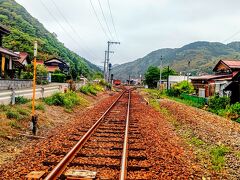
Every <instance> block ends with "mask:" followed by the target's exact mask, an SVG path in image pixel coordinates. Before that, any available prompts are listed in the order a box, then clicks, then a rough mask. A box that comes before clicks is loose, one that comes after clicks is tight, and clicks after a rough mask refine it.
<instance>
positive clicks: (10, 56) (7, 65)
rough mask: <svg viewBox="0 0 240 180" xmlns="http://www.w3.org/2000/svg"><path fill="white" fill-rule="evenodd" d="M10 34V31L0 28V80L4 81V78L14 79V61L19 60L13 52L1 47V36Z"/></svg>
mask: <svg viewBox="0 0 240 180" xmlns="http://www.w3.org/2000/svg"><path fill="white" fill-rule="evenodd" d="M8 34H10V31H9V30H7V29H5V28H4V27H2V26H0V59H1V68H0V70H1V78H2V79H4V78H5V77H6V76H9V77H10V78H12V79H13V78H14V68H13V62H14V60H16V59H18V58H19V55H18V54H16V53H14V52H13V51H11V50H9V49H6V48H3V47H2V39H3V36H5V35H8Z"/></svg>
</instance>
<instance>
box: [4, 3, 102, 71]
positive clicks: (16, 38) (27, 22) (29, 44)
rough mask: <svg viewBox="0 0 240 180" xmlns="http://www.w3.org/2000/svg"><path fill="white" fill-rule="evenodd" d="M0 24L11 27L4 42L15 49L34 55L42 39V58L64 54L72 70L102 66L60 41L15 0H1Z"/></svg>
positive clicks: (91, 69)
mask: <svg viewBox="0 0 240 180" xmlns="http://www.w3.org/2000/svg"><path fill="white" fill-rule="evenodd" d="M0 24H2V25H4V26H5V27H7V28H8V29H9V30H10V31H11V34H10V35H8V36H6V37H5V38H4V40H3V46H4V47H6V48H8V49H11V50H14V51H25V52H28V53H29V54H30V56H31V57H32V56H33V42H34V41H35V40H37V41H38V43H39V47H38V58H39V59H44V60H45V59H47V58H51V57H53V56H57V57H61V58H62V59H64V60H66V61H68V62H69V63H70V64H71V71H72V74H76V73H77V72H78V75H80V74H83V75H84V76H90V75H91V74H92V73H93V72H94V71H100V69H99V68H98V67H97V66H95V65H94V64H92V63H90V62H89V61H87V60H86V59H84V58H83V57H80V56H79V55H77V54H76V53H74V52H72V51H71V50H69V49H68V48H66V47H65V46H64V44H63V43H61V42H59V41H58V39H57V38H56V36H55V35H54V33H50V32H49V31H47V30H46V29H45V28H44V26H43V25H42V24H41V23H40V22H39V21H38V20H37V19H35V18H34V17H32V16H31V15H30V14H29V13H28V12H27V11H26V9H25V8H24V7H22V6H21V5H19V4H18V3H16V2H15V1H14V0H0Z"/></svg>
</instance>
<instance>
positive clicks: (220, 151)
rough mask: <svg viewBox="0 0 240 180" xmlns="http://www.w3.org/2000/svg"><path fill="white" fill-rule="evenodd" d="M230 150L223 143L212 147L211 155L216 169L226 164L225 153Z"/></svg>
mask: <svg viewBox="0 0 240 180" xmlns="http://www.w3.org/2000/svg"><path fill="white" fill-rule="evenodd" d="M229 152H230V150H229V148H227V147H225V146H223V145H222V146H217V147H214V148H212V149H211V151H210V155H211V162H212V165H213V169H214V170H217V171H219V170H221V169H222V168H223V167H224V166H225V155H226V154H227V153H229Z"/></svg>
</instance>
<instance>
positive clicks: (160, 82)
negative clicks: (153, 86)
mask: <svg viewBox="0 0 240 180" xmlns="http://www.w3.org/2000/svg"><path fill="white" fill-rule="evenodd" d="M161 84H162V56H161V58H160V81H159V89H161Z"/></svg>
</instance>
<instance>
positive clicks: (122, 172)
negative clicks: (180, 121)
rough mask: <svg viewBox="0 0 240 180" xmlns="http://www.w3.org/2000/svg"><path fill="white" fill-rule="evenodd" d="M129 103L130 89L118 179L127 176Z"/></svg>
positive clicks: (121, 179)
mask: <svg viewBox="0 0 240 180" xmlns="http://www.w3.org/2000/svg"><path fill="white" fill-rule="evenodd" d="M130 103H131V90H129V94H128V107H127V117H126V127H125V135H124V144H123V153H122V161H121V170H120V177H119V179H120V180H125V179H126V177H127V160H128V129H129V116H130Z"/></svg>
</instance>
